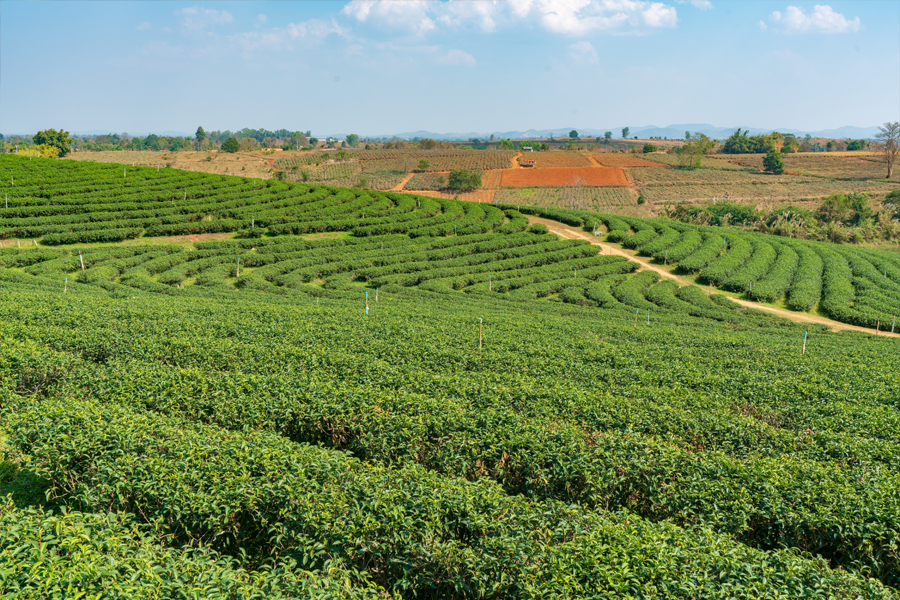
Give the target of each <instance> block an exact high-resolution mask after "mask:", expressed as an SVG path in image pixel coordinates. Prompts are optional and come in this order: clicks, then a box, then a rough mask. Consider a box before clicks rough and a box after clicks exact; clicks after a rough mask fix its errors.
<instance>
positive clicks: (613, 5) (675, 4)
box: [0, 0, 900, 136]
mask: <svg viewBox="0 0 900 600" xmlns="http://www.w3.org/2000/svg"><path fill="white" fill-rule="evenodd" d="M819 1H820V3H816V2H798V1H797V0H787V1H781V2H769V1H759V0H753V1H749V0H745V1H719V0H665V1H662V2H651V1H642V0H505V1H496V2H483V1H477V0H460V1H452V2H447V1H427V2H425V1H417V0H402V1H398V2H371V1H360V0H353V1H327V2H316V1H304V2H290V1H280V2H238V1H234V2H169V1H159V2H150V1H145V2H106V1H103V2H82V1H78V0H74V1H65V2H62V1H56V2H23V1H16V0H0V131H2V132H4V133H33V132H35V131H37V130H38V129H44V128H47V127H55V128H59V127H62V128H64V129H67V130H69V131H88V130H103V131H111V132H123V131H127V132H148V131H156V132H162V131H167V130H169V131H185V132H192V131H194V130H195V129H196V128H197V126H198V125H202V126H203V127H204V128H205V129H207V130H215V129H240V128H242V127H265V128H268V129H277V128H282V127H285V128H288V129H292V130H307V129H311V130H312V131H313V132H314V133H316V134H319V135H323V134H338V133H351V132H355V133H358V134H360V135H363V136H365V135H380V134H390V133H396V132H403V131H415V130H420V129H424V130H430V131H435V132H466V131H480V132H490V131H507V130H525V129H529V128H536V129H543V128H564V127H575V128H578V127H581V128H612V127H621V126H625V125H630V126H632V127H635V126H643V125H662V126H664V125H668V124H672V123H711V124H713V125H717V126H736V125H743V126H753V127H766V128H769V127H771V128H773V129H774V128H785V129H807V130H818V129H826V128H833V127H840V126H843V125H857V126H872V125H877V124H880V123H882V122H884V121H887V120H891V121H894V120H898V118H900V2H896V1H875V2H866V1H860V0H852V1H844V2H829V3H828V4H824V3H821V2H826V1H827V0H819Z"/></svg>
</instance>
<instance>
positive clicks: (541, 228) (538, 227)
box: [528, 223, 550, 234]
mask: <svg viewBox="0 0 900 600" xmlns="http://www.w3.org/2000/svg"><path fill="white" fill-rule="evenodd" d="M528 231H530V232H531V233H539V234H544V233H549V232H550V230H549V229H547V226H546V225H544V224H543V223H535V224H534V225H532V226H531V227H530V228H529V229H528Z"/></svg>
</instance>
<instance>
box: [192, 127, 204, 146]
mask: <svg viewBox="0 0 900 600" xmlns="http://www.w3.org/2000/svg"><path fill="white" fill-rule="evenodd" d="M194 137H195V138H197V144H202V143H203V142H204V140H206V132H205V131H203V128H202V127H198V128H197V133H195V134H194Z"/></svg>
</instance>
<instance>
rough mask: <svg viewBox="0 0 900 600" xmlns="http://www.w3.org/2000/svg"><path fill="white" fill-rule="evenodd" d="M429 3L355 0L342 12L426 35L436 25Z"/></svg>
mask: <svg viewBox="0 0 900 600" xmlns="http://www.w3.org/2000/svg"><path fill="white" fill-rule="evenodd" d="M429 4H430V2H428V1H427V0H380V1H376V0H353V1H352V2H350V3H349V4H347V5H346V6H344V8H343V10H341V12H342V13H344V14H345V15H347V16H350V17H353V18H354V19H356V20H357V21H359V22H361V23H364V22H366V21H372V22H376V23H379V24H382V25H387V26H390V27H395V28H400V29H406V30H408V31H410V32H411V33H413V34H415V35H424V34H425V33H427V32H429V31H431V30H432V29H434V28H435V27H436V26H435V24H434V20H432V19H431V17H429V16H428V14H429V12H430V11H431V7H429Z"/></svg>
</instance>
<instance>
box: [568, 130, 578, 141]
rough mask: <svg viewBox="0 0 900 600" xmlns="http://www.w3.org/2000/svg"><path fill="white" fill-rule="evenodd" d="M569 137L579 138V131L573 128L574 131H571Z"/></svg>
mask: <svg viewBox="0 0 900 600" xmlns="http://www.w3.org/2000/svg"><path fill="white" fill-rule="evenodd" d="M569 138H571V139H573V140H577V139H578V132H577V131H575V130H574V129H573V130H572V131H570V132H569Z"/></svg>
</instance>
